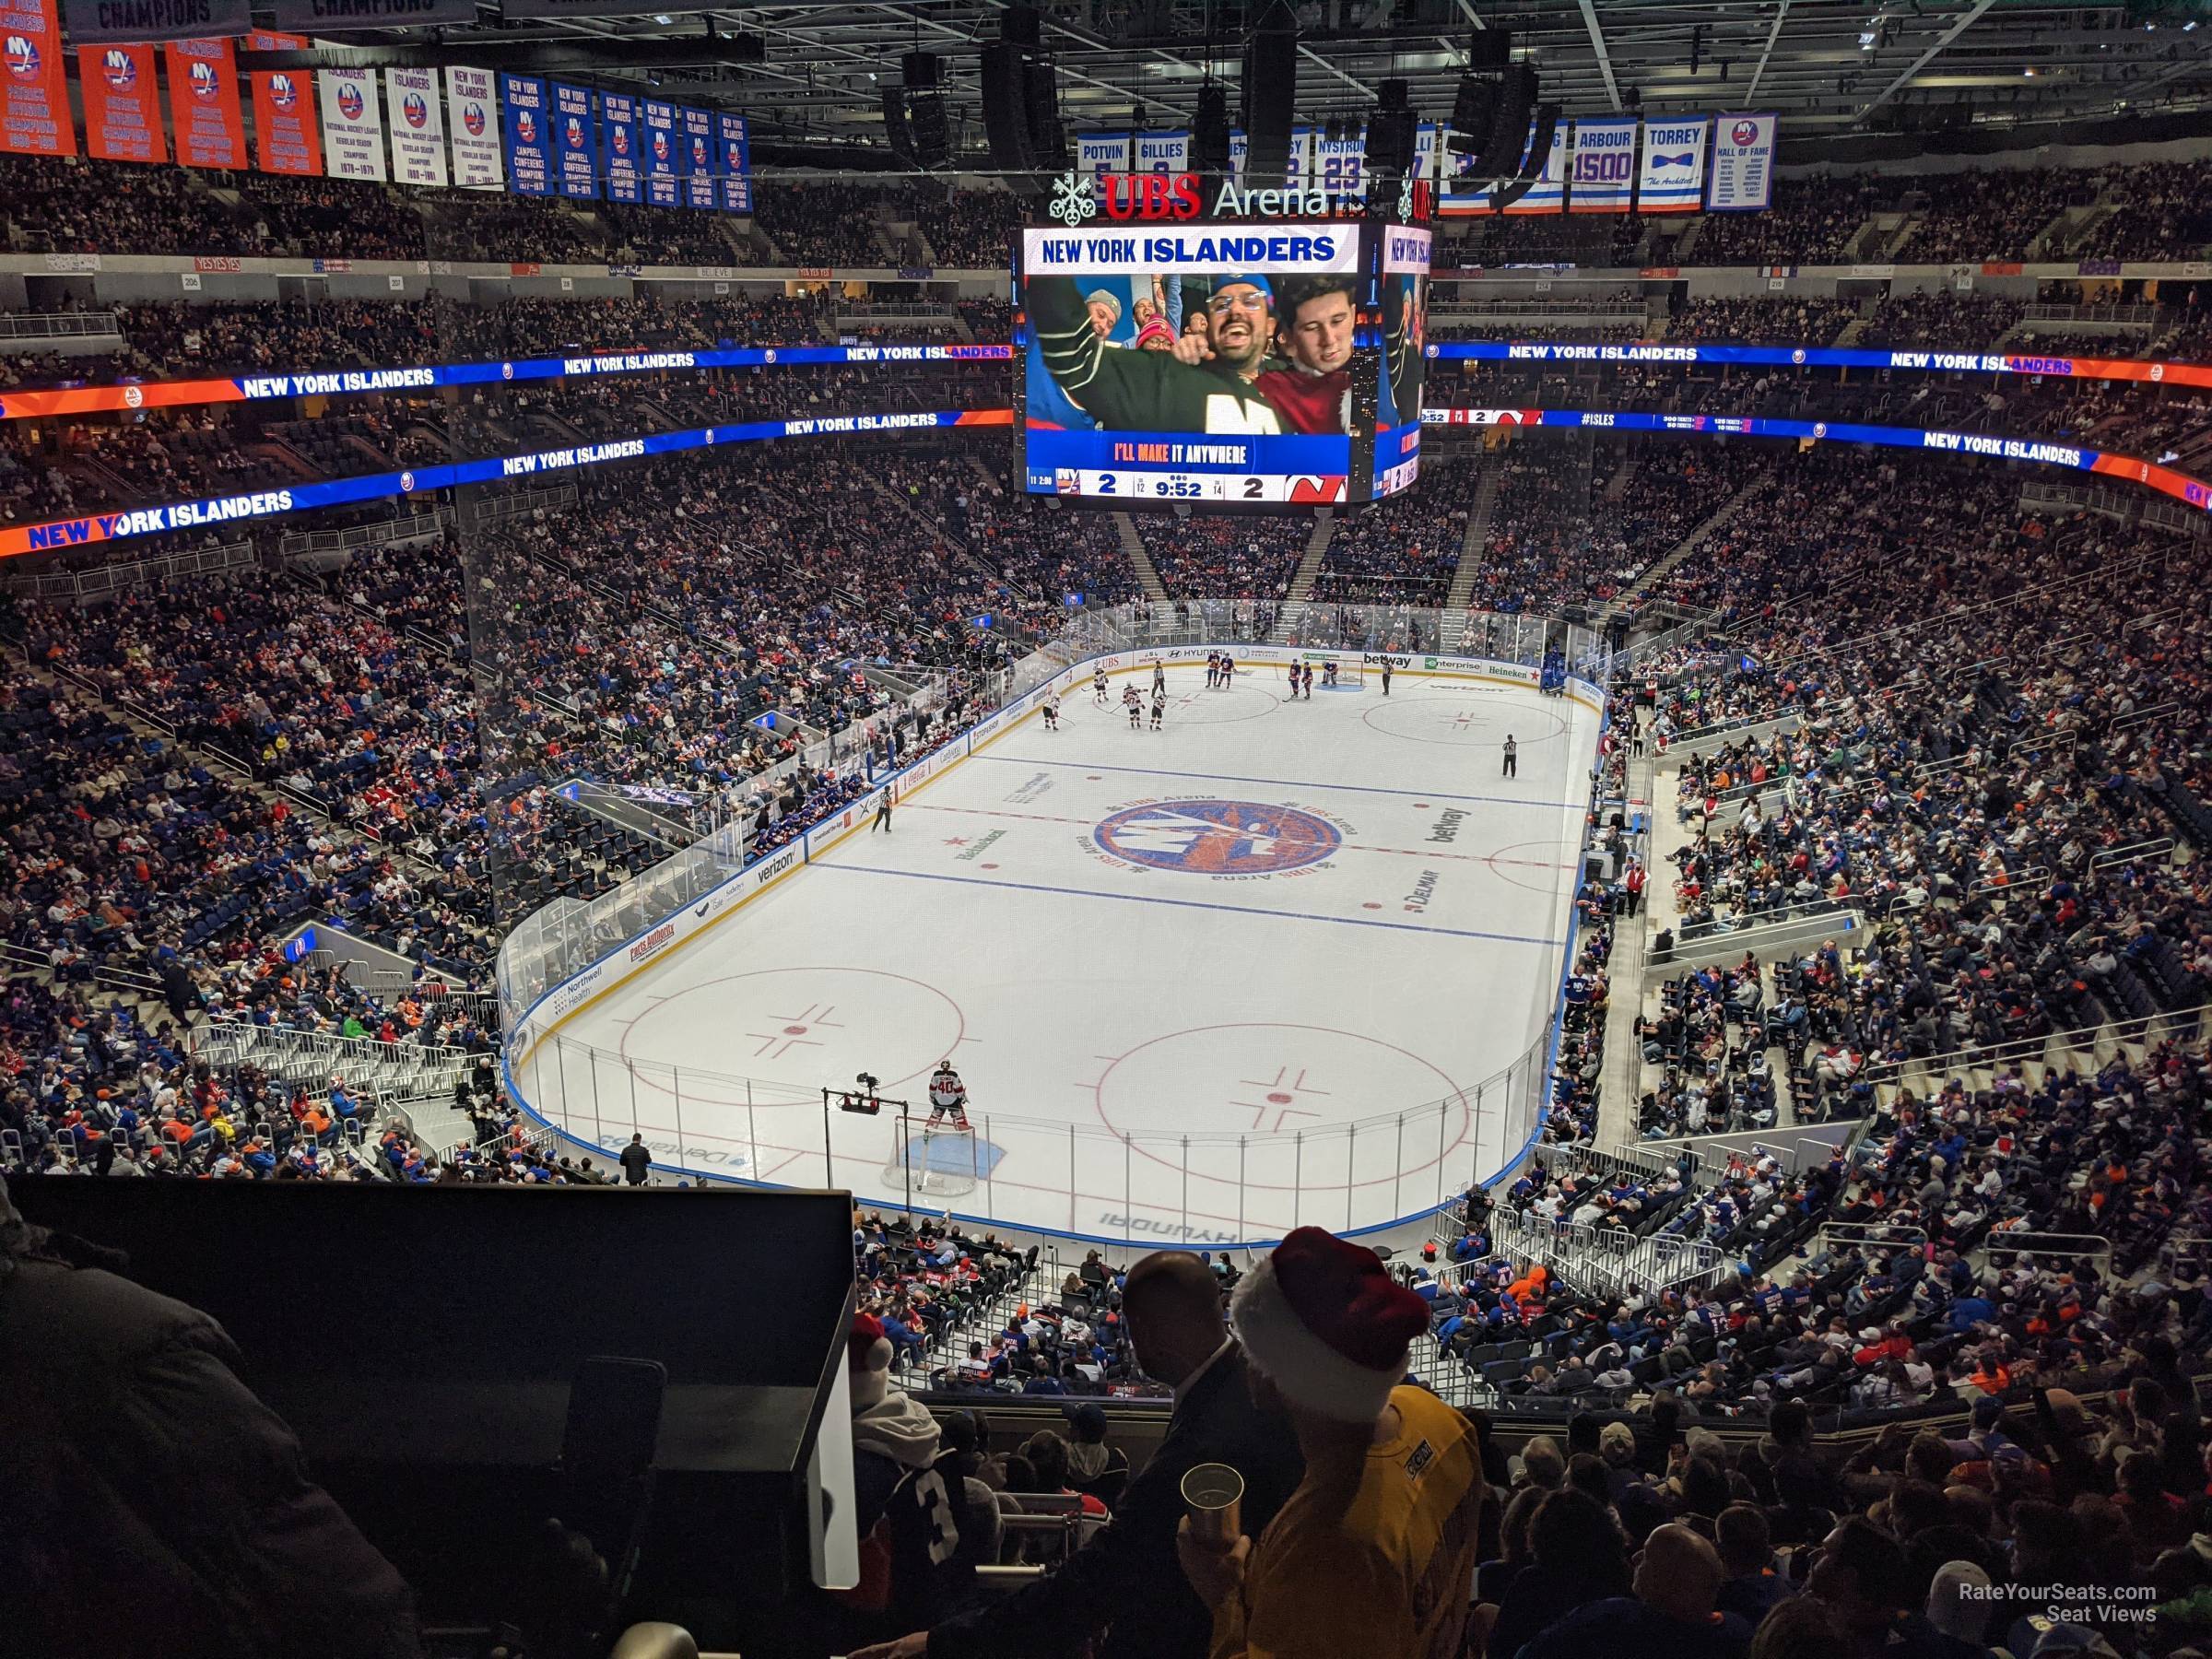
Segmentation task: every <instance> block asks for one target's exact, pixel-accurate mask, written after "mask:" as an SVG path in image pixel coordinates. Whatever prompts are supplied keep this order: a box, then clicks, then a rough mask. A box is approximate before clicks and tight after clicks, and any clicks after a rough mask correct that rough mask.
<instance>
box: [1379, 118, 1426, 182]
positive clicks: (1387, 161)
mask: <svg viewBox="0 0 2212 1659" xmlns="http://www.w3.org/2000/svg"><path fill="white" fill-rule="evenodd" d="M1417 126H1418V122H1417V121H1416V120H1415V118H1414V113H1413V112H1412V111H1411V110H1406V109H1392V108H1390V107H1389V106H1387V105H1385V106H1384V107H1382V108H1381V109H1378V110H1376V111H1375V112H1373V113H1372V114H1371V115H1370V116H1369V117H1368V118H1367V169H1368V171H1370V172H1387V173H1394V174H1397V175H1399V176H1401V177H1403V176H1404V175H1405V174H1406V173H1408V172H1410V171H1413V147H1414V141H1415V132H1414V129H1415V128H1416V127H1417Z"/></svg>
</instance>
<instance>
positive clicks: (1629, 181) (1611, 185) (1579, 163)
mask: <svg viewBox="0 0 2212 1659" xmlns="http://www.w3.org/2000/svg"><path fill="white" fill-rule="evenodd" d="M1639 125H1641V123H1639V122H1638V121H1637V119H1636V117H1635V116H1633V115H1622V116H1607V117H1606V118H1605V119H1603V120H1583V121H1577V122H1576V123H1575V124H1574V154H1573V155H1572V156H1571V158H1569V160H1568V166H1567V185H1568V188H1567V211H1568V212H1570V213H1626V212H1628V210H1629V202H1630V196H1631V195H1632V194H1634V192H1635V188H1636V129H1637V127H1638V126H1639Z"/></svg>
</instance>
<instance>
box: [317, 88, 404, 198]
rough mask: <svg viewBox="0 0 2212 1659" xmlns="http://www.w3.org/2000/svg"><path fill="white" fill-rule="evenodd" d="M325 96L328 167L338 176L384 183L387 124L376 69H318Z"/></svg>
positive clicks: (324, 137) (324, 133) (325, 157)
mask: <svg viewBox="0 0 2212 1659" xmlns="http://www.w3.org/2000/svg"><path fill="white" fill-rule="evenodd" d="M315 79H316V83H317V86H318V88H319V89H320V91H321V93H322V100H323V157H324V162H325V164H326V165H325V169H324V171H327V172H328V173H329V174H330V176H331V177H332V178H334V179H365V180H368V181H371V182H374V183H378V184H382V182H384V180H385V178H386V177H387V176H388V175H387V173H386V171H385V168H384V124H383V120H382V117H381V116H380V115H379V114H378V112H377V108H376V72H375V71H374V70H373V69H318V70H316V71H315Z"/></svg>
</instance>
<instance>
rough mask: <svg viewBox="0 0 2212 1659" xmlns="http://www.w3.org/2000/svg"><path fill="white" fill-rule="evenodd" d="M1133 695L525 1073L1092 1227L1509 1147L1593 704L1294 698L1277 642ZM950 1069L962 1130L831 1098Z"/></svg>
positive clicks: (967, 1200)
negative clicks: (1511, 761) (1224, 666)
mask: <svg viewBox="0 0 2212 1659" xmlns="http://www.w3.org/2000/svg"><path fill="white" fill-rule="evenodd" d="M1131 688H1134V689H1135V690H1136V691H1137V693H1138V718H1137V720H1136V723H1135V725H1134V726H1133V725H1132V723H1131V718H1130V714H1129V712H1128V710H1127V708H1126V707H1125V706H1124V693H1125V692H1126V691H1127V690H1129V689H1131ZM1161 701H1162V704H1163V707H1162V711H1161V715H1160V721H1159V729H1157V730H1155V729H1153V726H1152V703H1153V693H1152V670H1151V668H1150V667H1148V666H1147V667H1144V668H1140V669H1138V670H1137V671H1135V672H1134V673H1127V672H1124V674H1122V675H1119V676H1117V677H1114V678H1113V679H1112V680H1111V681H1110V682H1109V683H1108V686H1107V688H1106V689H1105V691H1104V693H1103V694H1102V695H1100V694H1097V693H1094V691H1093V689H1092V688H1091V686H1090V685H1089V684H1088V682H1086V683H1084V684H1083V685H1080V686H1078V687H1076V688H1073V689H1071V690H1069V691H1068V692H1067V693H1066V694H1065V697H1064V698H1063V699H1062V700H1061V703H1060V711H1059V720H1058V728H1057V729H1056V730H1055V729H1052V728H1051V727H1049V726H1048V724H1046V722H1045V720H1044V719H1043V717H1042V715H1041V713H1032V714H1030V716H1028V717H1027V718H1026V719H1025V720H1023V721H1022V722H1021V723H1019V724H1017V725H1016V726H1014V727H1013V728H1011V729H1010V730H1009V731H1008V732H1007V733H1006V735H1004V736H1002V737H1001V738H999V739H998V740H997V741H996V742H994V743H993V744H992V745H990V746H989V747H986V748H983V749H982V750H979V751H978V752H977V753H976V754H975V755H973V756H971V758H969V759H966V760H964V761H963V762H961V763H960V764H959V765H957V766H954V767H952V768H950V769H949V770H947V771H944V772H942V773H940V774H938V775H937V776H936V777H935V778H932V779H931V780H930V781H928V782H926V783H924V784H923V785H921V786H920V787H918V788H916V789H915V790H914V791H913V792H912V794H909V795H908V796H906V797H905V798H903V799H901V800H900V802H899V804H898V806H897V807H896V809H895V811H894V813H893V816H892V819H891V823H890V825H889V826H888V829H877V828H874V827H872V826H871V825H869V824H866V823H863V824H860V825H858V826H857V827H856V828H855V830H854V831H853V833H852V834H850V835H849V836H847V837H846V839H844V840H843V841H841V842H840V843H838V844H837V845H835V846H834V847H832V848H830V850H829V851H828V852H827V853H823V854H821V855H819V856H818V857H817V858H816V859H815V861H814V862H813V863H811V864H809V865H806V866H804V867H803V868H802V869H800V870H798V871H797V872H796V873H794V875H792V876H791V877H787V878H785V879H782V880H781V881H779V882H778V883H777V884H776V885H775V886H773V887H771V888H769V889H768V890H766V891H764V892H763V893H762V894H761V895H760V896H759V898H758V899H756V900H753V901H752V902H751V903H749V904H747V905H746V906H744V907H743V908H742V909H741V910H739V911H736V912H733V913H732V914H731V915H730V916H729V917H728V918H727V919H726V920H724V921H722V922H721V923H719V924H717V925H716V926H714V927H712V928H711V929H708V930H706V931H703V932H702V933H701V934H700V935H699V936H698V937H697V938H696V939H695V940H694V941H692V942H690V943H688V944H687V945H686V946H685V947H683V948H681V949H679V950H677V951H675V952H673V953H671V954H670V955H669V956H668V957H666V958H665V959H664V960H663V961H662V962H660V963H657V964H655V965H653V966H652V967H650V968H648V969H646V970H644V971H641V972H640V973H639V974H638V975H637V976H636V977H634V978H632V979H630V980H629V981H628V982H624V983H622V984H620V985H619V986H618V987H617V988H616V989H615V990H614V991H613V992H611V993H610V994H606V995H605V996H603V997H602V998H600V999H599V1000H598V1001H597V1002H595V1003H594V1004H591V1005H589V1006H586V1007H585V1008H583V1009H582V1011H580V1012H579V1013H578V1014H577V1015H576V1016H574V1017H573V1018H571V1019H569V1020H568V1021H567V1022H566V1023H565V1025H564V1026H563V1027H562V1028H561V1029H560V1030H559V1034H558V1038H557V1039H556V1040H553V1041H547V1042H544V1043H541V1044H539V1045H538V1046H537V1048H536V1049H535V1051H534V1052H533V1053H532V1055H531V1056H530V1058H529V1060H528V1061H527V1063H526V1064H525V1065H524V1066H523V1067H522V1069H521V1073H520V1075H519V1076H518V1077H517V1079H516V1081H517V1083H518V1086H519V1087H520V1088H521V1089H522V1091H523V1093H524V1096H525V1097H526V1098H527V1099H528V1100H529V1101H530V1103H531V1105H532V1106H533V1108H534V1109H535V1110H536V1111H537V1112H540V1113H542V1114H544V1115H545V1116H546V1117H547V1118H548V1119H550V1120H551V1121H553V1122H555V1123H557V1124H561V1125H563V1126H565V1127H566V1128H567V1129H568V1130H570V1131H571V1133H573V1134H575V1135H578V1136H579V1137H581V1138H582V1139H585V1140H588V1141H593V1142H595V1143H598V1144H601V1145H604V1146H606V1147H609V1148H610V1149H611V1148H613V1147H618V1146H620V1145H622V1144H625V1143H627V1142H628V1140H629V1136H630V1135H631V1133H633V1131H634V1132H640V1133H642V1134H643V1135H644V1136H645V1138H646V1141H647V1143H648V1144H649V1145H650V1146H652V1147H653V1149H654V1153H655V1156H656V1159H659V1160H660V1161H663V1162H665V1163H670V1164H683V1165H688V1166H689V1167H691V1168H693V1169H695V1170H700V1171H708V1172H711V1173H713V1174H718V1175H726V1176H736V1177H739V1178H743V1179H747V1180H755V1181H764V1182H776V1183H779V1184H790V1185H807V1186H812V1185H825V1184H830V1185H836V1186H841V1187H849V1188H850V1189H852V1190H853V1193H854V1194H857V1195H858V1196H859V1197H860V1198H861V1199H862V1200H864V1201H866V1202H871V1203H883V1204H889V1205H898V1204H901V1203H905V1202H908V1201H909V1200H910V1198H911V1199H912V1202H914V1203H916V1204H917V1205H926V1206H928V1207H929V1208H931V1209H934V1210H942V1209H950V1210H953V1211H954V1212H956V1213H958V1214H960V1215H963V1216H968V1217H972V1218H983V1219H989V1220H994V1221H999V1222H1003V1223H1007V1224H1010V1225H1016V1226H1021V1227H1029V1228H1038V1229H1049V1230H1062V1231H1066V1232H1072V1233H1077V1234H1080V1235H1085V1236H1091V1237H1100V1238H1110V1239H1140V1240H1141V1239H1153V1240H1167V1239H1182V1240H1187V1241H1194V1242H1206V1241H1219V1242H1228V1241H1234V1240H1248V1239H1263V1238H1270V1237H1276V1236H1279V1235H1280V1234H1281V1233H1282V1232H1284V1231H1286V1230H1288V1229H1289V1228H1291V1227H1292V1226H1294V1225H1296V1224H1298V1223H1300V1222H1316V1223H1320V1224H1323V1225H1326V1226H1328V1227H1331V1228H1335V1229H1338V1230H1349V1229H1360V1228H1373V1227H1377V1226H1381V1225H1384V1224H1386V1223H1389V1222H1391V1221H1393V1220H1394V1219H1397V1218H1401V1217H1406V1216H1409V1215H1414V1214H1418V1212H1421V1211H1423V1210H1425V1209H1427V1208H1429V1207H1430V1206H1431V1205H1433V1204H1434V1203H1435V1202H1436V1201H1437V1200H1438V1198H1439V1196H1440V1194H1446V1193H1449V1192H1451V1191H1454V1190H1457V1189H1458V1188H1460V1187H1464V1186H1465V1184H1466V1182H1468V1181H1470V1180H1473V1179H1477V1178H1479V1177H1481V1176H1484V1175H1487V1174H1488V1173H1490V1172H1491V1171H1494V1170H1495V1169H1497V1168H1498V1167H1499V1166H1500V1163H1502V1162H1503V1160H1504V1159H1505V1158H1506V1157H1507V1156H1508V1155H1509V1153H1510V1151H1511V1150H1512V1148H1514V1147H1518V1146H1519V1145H1520V1143H1521V1141H1522V1140H1523V1139H1524V1137H1525V1136H1526V1135H1527V1134H1528V1132H1529V1127H1530V1122H1529V1112H1527V1111H1526V1110H1524V1109H1523V1108H1521V1107H1519V1106H1515V1105H1513V1104H1512V1103H1510V1102H1509V1095H1511V1096H1512V1098H1513V1099H1515V1100H1533V1099H1534V1092H1535V1091H1534V1090H1533V1089H1532V1088H1528V1087H1526V1084H1527V1081H1528V1075H1529V1073H1530V1070H1531V1068H1532V1067H1535V1068H1540V1067H1541V1066H1542V1065H1543V1063H1544V1059H1545V1053H1544V1045H1545V1042H1546V1041H1547V1036H1548V1021H1549V1018H1550V1014H1551V1009H1552V1007H1553V1005H1554V1001H1555V997H1556V994H1557V991H1558V986H1559V978H1560V974H1561V971H1562V967H1563V962H1564V949H1565V940H1566V937H1567V932H1568V925H1567V924H1568V917H1569V912H1570V909H1571V904H1572V900H1573V893H1574V886H1575V877H1576V868H1575V861H1576V857H1577V853H1578V852H1579V849H1580V846H1581V844H1582V836H1583V823H1584V811H1585V806H1586V804H1587V800H1588V792H1589V778H1590V766H1591V762H1592V759H1593V757H1594V751H1595V746H1596V740H1597V733H1598V724H1599V716H1598V714H1597V712H1596V711H1595V710H1594V708H1592V707H1590V706H1588V705H1586V704H1585V703H1583V702H1582V701H1580V700H1576V699H1573V698H1562V697H1550V696H1544V695H1541V694H1539V693H1538V691H1537V690H1536V689H1535V688H1534V687H1520V686H1514V685H1509V684H1505V683H1502V682H1499V681H1491V680H1477V679H1470V678H1445V677H1423V676H1419V675H1417V674H1409V673H1406V672H1400V673H1399V674H1398V675H1397V676H1396V677H1395V678H1394V683H1393V685H1392V687H1391V688H1390V692H1389V694H1388V695H1387V696H1386V695H1384V693H1383V690H1382V684H1381V680H1380V677H1379V676H1378V674H1377V672H1376V670H1375V669H1374V668H1372V667H1370V668H1369V669H1368V670H1367V677H1366V680H1365V683H1364V684H1363V685H1360V686H1359V687H1354V688H1339V689H1335V690H1330V689H1326V688H1322V687H1321V686H1320V684H1319V682H1316V688H1315V690H1314V692H1313V694H1312V699H1311V700H1303V699H1300V700H1292V699H1291V698H1290V696H1289V688H1288V684H1287V683H1286V681H1285V678H1284V677H1283V671H1282V669H1280V668H1279V667H1277V666H1274V665H1253V666H1252V667H1251V668H1250V669H1249V670H1247V669H1244V668H1242V667H1240V669H1239V671H1238V672H1237V674H1236V675H1235V677H1234V678H1233V681H1232V682H1231V683H1230V685H1228V686H1227V687H1226V688H1218V687H1210V686H1208V685H1207V683H1206V671H1205V669H1204V668H1203V666H1201V665H1175V666H1172V667H1170V668H1168V669H1167V670H1166V685H1165V691H1164V696H1163V697H1162V699H1161ZM1509 737H1511V738H1512V744H1513V748H1514V750H1515V760H1516V765H1515V767H1514V768H1513V769H1512V774H1511V775H1508V769H1507V767H1506V764H1505V753H1506V741H1507V739H1508V738H1509ZM1532 1049H1533V1050H1534V1058H1533V1060H1532V1059H1529V1058H1527V1056H1529V1055H1530V1054H1531V1051H1532ZM945 1060H950V1061H951V1062H952V1063H953V1065H955V1066H956V1067H957V1068H958V1070H959V1074H960V1076H961V1077H962V1078H964V1080H965V1082H966V1086H967V1090H968V1113H969V1123H970V1124H971V1127H972V1139H971V1140H962V1139H960V1138H959V1137H957V1136H952V1135H928V1136H926V1137H925V1136H924V1135H923V1134H922V1133H921V1128H920V1125H919V1123H918V1122H917V1123H916V1124H913V1125H911V1126H902V1125H901V1124H900V1119H899V1114H898V1109H897V1107H896V1106H895V1105H888V1106H886V1107H885V1108H884V1110H883V1112H881V1113H880V1114H879V1115H876V1116H869V1115H864V1114H859V1113H852V1112H842V1111H826V1110H825V1104H824V1101H823V1100H822V1096H821V1092H820V1091H821V1090H822V1089H823V1088H825V1087H827V1088H833V1089H854V1090H856V1091H858V1092H864V1093H865V1092H867V1091H866V1090H865V1089H862V1088H860V1086H858V1085H856V1084H855V1082H854V1079H855V1078H856V1077H862V1076H863V1075H865V1076H867V1077H874V1078H876V1079H878V1080H879V1081H878V1084H877V1088H876V1089H875V1090H874V1092H875V1093H876V1094H877V1095H878V1096H879V1097H880V1098H883V1099H885V1100H890V1101H900V1100H903V1101H906V1102H909V1103H910V1104H911V1109H912V1112H915V1113H918V1114H925V1113H926V1112H927V1110H928V1106H927V1101H928V1085H929V1078H930V1075H931V1073H932V1072H933V1071H934V1070H935V1068H936V1067H937V1065H938V1064H939V1063H940V1062H941V1061H945ZM1508 1068H1516V1070H1515V1076H1514V1077H1513V1079H1512V1081H1513V1083H1515V1084H1517V1085H1520V1086H1521V1087H1519V1088H1508V1087H1507V1085H1506V1081H1505V1080H1504V1079H1502V1078H1501V1077H1500V1074H1502V1073H1505V1072H1507V1071H1508ZM825 1120H827V1121H826V1122H825ZM916 1178H918V1181H917V1179H916Z"/></svg>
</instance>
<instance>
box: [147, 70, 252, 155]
mask: <svg viewBox="0 0 2212 1659" xmlns="http://www.w3.org/2000/svg"><path fill="white" fill-rule="evenodd" d="M161 50H162V52H163V53H164V54H165V55H166V56H167V57H168V59H169V124H170V127H171V130H172V131H174V132H175V134H176V135H177V165H178V166H180V167H243V166H245V164H246V118H245V115H244V114H243V112H241V110H240V109H239V107H238V72H237V70H236V69H235V68H234V67H233V66H232V60H231V54H230V42H229V41H206V40H194V41H171V42H170V43H169V44H168V45H167V46H165V47H163V48H162V49H161Z"/></svg>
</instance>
